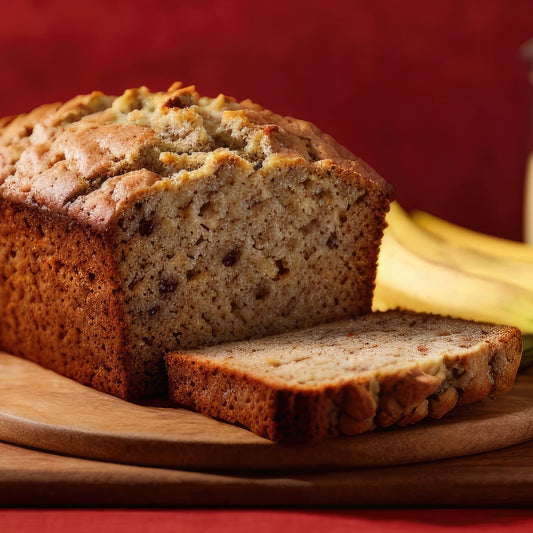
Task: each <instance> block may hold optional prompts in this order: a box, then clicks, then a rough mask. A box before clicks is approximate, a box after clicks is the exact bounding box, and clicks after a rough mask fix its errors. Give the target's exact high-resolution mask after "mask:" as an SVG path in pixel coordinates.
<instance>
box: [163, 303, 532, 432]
mask: <svg viewBox="0 0 533 533" xmlns="http://www.w3.org/2000/svg"><path fill="white" fill-rule="evenodd" d="M405 313H406V314H407V315H412V316H417V315H416V314H414V313H409V312H405ZM463 322H465V321H463ZM265 342H266V343H268V339H267V340H266V341H265ZM521 351H522V336H521V333H520V330H518V329H517V328H513V327H510V326H493V325H488V324H487V325H486V336H485V338H484V340H483V342H482V343H481V345H479V346H478V347H477V348H476V350H475V351H471V352H470V353H467V354H462V355H449V356H447V355H443V358H442V361H441V364H440V365H439V366H438V368H434V366H433V365H432V367H431V368H428V367H427V365H425V364H424V362H420V363H411V364H406V365H405V366H403V367H400V368H399V369H396V370H394V371H383V372H380V371H379V370H378V371H376V372H373V373H372V374H371V375H368V373H366V374H365V373H361V374H360V375H358V376H356V377H353V376H352V377H351V378H350V379H343V378H342V377H339V379H338V380H337V382H336V383H330V382H328V381H325V382H324V383H322V384H316V383H314V384H305V383H301V384H293V385H292V386H288V385H287V384H286V383H285V384H283V383H280V382H279V381H276V380H275V379H272V378H271V377H268V376H266V375H265V374H263V375H259V374H260V373H259V374H257V375H254V373H253V372H252V373H251V372H245V371H242V370H240V369H239V368H238V365H236V364H232V365H227V364H224V363H223V362H219V361H218V360H217V359H216V358H209V357H208V356H207V357H206V356H205V354H202V353H201V352H199V353H195V351H193V350H191V351H188V352H181V353H179V352H178V353H174V354H169V355H167V356H166V358H165V359H166V365H167V372H168V376H169V395H170V398H171V400H173V401H174V402H175V403H176V404H179V405H182V406H185V407H188V408H191V409H193V410H197V411H199V412H201V413H203V414H205V415H207V416H210V417H213V418H216V419H220V420H223V421H226V422H230V423H234V424H239V425H242V426H244V427H247V428H248V429H250V430H251V431H253V432H254V433H257V434H258V435H261V436H263V437H266V438H268V439H271V440H274V441H284V442H307V441H319V440H322V439H324V438H330V437H335V436H339V435H356V434H360V433H364V432H366V431H370V430H373V429H378V428H387V427H391V426H406V425H409V424H413V423H416V422H419V421H421V420H423V419H425V418H441V417H442V416H444V415H445V414H446V413H447V412H449V411H450V410H451V409H453V408H454V407H456V406H457V405H462V404H468V403H472V402H477V401H480V400H483V399H486V398H493V397H494V396H496V395H498V394H501V393H504V392H507V391H508V390H510V389H511V388H512V385H513V383H514V379H515V377H516V373H517V370H518V366H519V364H520V357H521Z"/></svg>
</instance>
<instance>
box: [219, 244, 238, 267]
mask: <svg viewBox="0 0 533 533" xmlns="http://www.w3.org/2000/svg"><path fill="white" fill-rule="evenodd" d="M239 255H240V252H239V249H238V248H234V249H233V250H231V251H229V252H228V253H227V254H226V255H225V256H224V257H223V258H222V264H223V265H224V266H225V267H232V266H234V265H235V263H237V261H238V260H239Z"/></svg>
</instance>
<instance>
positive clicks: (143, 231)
mask: <svg viewBox="0 0 533 533" xmlns="http://www.w3.org/2000/svg"><path fill="white" fill-rule="evenodd" d="M154 227H155V226H154V223H153V222H152V221H151V220H146V219H144V218H143V219H142V220H141V221H140V222H139V235H140V236H141V237H148V236H149V235H151V234H152V232H153V231H154Z"/></svg>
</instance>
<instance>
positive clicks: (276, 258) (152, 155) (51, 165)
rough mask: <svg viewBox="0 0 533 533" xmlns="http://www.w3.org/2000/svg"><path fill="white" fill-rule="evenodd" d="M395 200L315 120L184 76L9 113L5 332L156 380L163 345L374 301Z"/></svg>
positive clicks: (4, 341)
mask: <svg viewBox="0 0 533 533" xmlns="http://www.w3.org/2000/svg"><path fill="white" fill-rule="evenodd" d="M391 197H392V192H391V189H390V187H389V186H388V185H387V184H386V183H385V182H384V181H383V180H382V179H381V178H380V177H379V176H378V175H377V174H376V173H375V172H374V171H373V170H372V169H371V168H370V167H369V166H368V165H366V164H365V163H364V162H362V161H361V160H359V159H358V158H357V157H355V156H354V155H353V154H351V153H350V152H349V151H348V150H346V149H345V148H343V147H342V146H340V145H339V144H337V143H336V142H335V141H334V140H333V139H332V138H331V137H329V136H328V135H326V134H324V133H322V132H320V131H319V130H318V129H317V128H316V127H315V126H313V125H312V124H310V123H308V122H304V121H301V120H296V119H292V118H288V117H281V116H279V115H276V114H274V113H272V112H270V111H267V110H265V109H263V108H261V107H260V106H258V105H256V104H254V103H252V102H250V101H244V102H240V103H239V102H236V101H235V100H234V99H232V98H230V97H226V96H223V95H219V96H218V97H216V98H207V97H201V96H200V95H199V94H198V93H197V92H196V90H195V89H194V87H183V86H182V85H181V84H180V83H176V84H174V85H173V86H172V87H171V88H170V89H169V90H168V91H167V92H150V91H149V90H148V89H147V88H145V87H142V88H139V89H131V90H127V91H126V92H125V93H124V94H123V95H122V96H120V97H112V96H107V95H104V94H102V93H99V92H94V93H92V94H90V95H87V96H79V97H76V98H74V99H73V100H71V101H69V102H67V103H65V104H51V105H45V106H41V107H39V108H37V109H36V110H34V111H32V112H30V113H28V114H25V115H21V116H18V117H12V118H8V119H4V120H3V121H2V123H1V128H0V203H1V206H0V207H1V209H2V219H1V221H0V232H1V237H2V241H1V243H0V254H1V258H0V259H1V266H0V305H1V306H2V311H0V313H1V314H0V343H1V345H2V346H3V347H4V349H8V350H10V351H12V352H14V353H19V354H20V355H24V356H26V357H29V358H31V359H33V360H36V361H38V362H40V363H41V364H43V365H45V366H49V367H51V368H54V369H56V370H58V371H61V372H63V373H66V374H67V375H70V376H71V377H74V378H75V379H78V380H79V381H81V382H83V383H86V384H88V385H92V386H95V387H97V388H100V389H102V390H106V391H107V392H112V393H113V394H117V395H119V396H123V397H127V396H139V395H141V396H142V395H144V394H148V393H151V392H153V391H155V390H161V386H162V383H163V382H164V380H165V378H164V372H163V365H162V359H161V357H162V355H163V354H164V353H165V352H167V351H169V350H175V349H178V348H182V347H194V346H198V345H206V344H214V343H219V342H222V341H229V340H237V339H243V338H249V337H257V336H262V335H266V334H271V333H276V332H281V331H287V330H289V329H293V328H300V327H306V326H310V325H313V324H318V323H322V322H326V321H331V320H335V319H339V318H342V317H347V316H352V315H357V314H360V313H363V312H367V311H369V310H370V305H371V298H372V291H373V286H374V278H375V265H376V261H377V253H378V247H379V241H380V239H381V236H382V232H383V228H384V224H385V222H384V217H385V214H386V211H387V210H388V205H389V202H390V200H391ZM24 323H26V324H27V325H24ZM272 366H273V367H274V368H275V366H276V363H275V362H273V363H272Z"/></svg>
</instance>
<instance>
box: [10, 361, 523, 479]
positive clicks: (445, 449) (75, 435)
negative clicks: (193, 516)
mask: <svg viewBox="0 0 533 533" xmlns="http://www.w3.org/2000/svg"><path fill="white" fill-rule="evenodd" d="M530 439H533V374H531V373H529V374H524V375H521V376H520V377H519V379H518V380H517V383H516V386H515V388H514V390H513V391H512V392H511V393H509V394H507V395H504V396H501V397H499V398H497V399H495V400H493V401H487V402H483V403H479V404H476V405H471V406H464V407H461V408H458V409H456V410H455V411H453V412H452V413H450V414H449V415H448V416H447V417H445V418H444V419H443V420H440V421H426V422H423V423H420V424H418V425H414V426H412V427H408V428H403V429H395V430H388V431H379V432H375V433H369V434H366V435H360V436H356V437H345V438H337V439H331V440H329V441H325V442H322V443H319V444H308V445H287V444H285V445H282V444H276V443H272V442H270V441H268V440H266V439H263V438H261V437H258V436H257V435H254V434H252V433H250V432H248V431H247V430H245V429H242V428H238V427H235V426H231V425H228V424H224V423H221V422H217V421H215V420H211V419H209V418H206V417H204V416H202V415H199V414H197V413H193V412H190V411H187V410H184V409H174V408H171V407H168V406H166V405H164V404H163V403H159V404H158V405H154V404H152V405H139V404H132V403H128V402H125V401H123V400H120V399H118V398H114V397H112V396H109V395H106V394H103V393H100V392H98V391H95V390H92V389H89V388H87V387H84V386H82V385H80V384H78V383H76V382H74V381H71V380H69V379H67V378H64V377H62V376H59V375H57V374H55V373H53V372H51V371H48V370H45V369H43V368H41V367H39V366H37V365H35V364H33V363H31V362H29V361H25V360H23V359H19V358H16V357H13V356H11V355H8V354H6V353H1V352H0V440H3V441H5V442H8V443H12V444H16V445H19V446H20V445H22V446H27V447H31V448H37V449H40V450H46V451H50V452H56V453H61V454H68V455H71V456H76V457H81V458H89V459H97V460H105V461H110V462H115V463H127V464H131V465H150V466H158V467H167V468H181V469H193V470H200V471H207V470H231V471H233V472H236V471H243V470H245V471H247V472H251V471H254V470H255V471H258V470H261V471H265V470H267V471H268V470H276V471H280V470H284V471H291V472H296V471H306V472H309V471H311V470H313V471H323V470H330V471H331V470H347V469H354V468H360V467H377V466H387V465H399V464H408V463H418V462H423V461H433V460H437V459H445V458H451V457H460V456H468V455H472V454H477V453H481V452H487V451H490V450H497V449H501V448H505V447H508V446H512V445H516V444H519V443H522V442H525V441H528V440H530Z"/></svg>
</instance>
